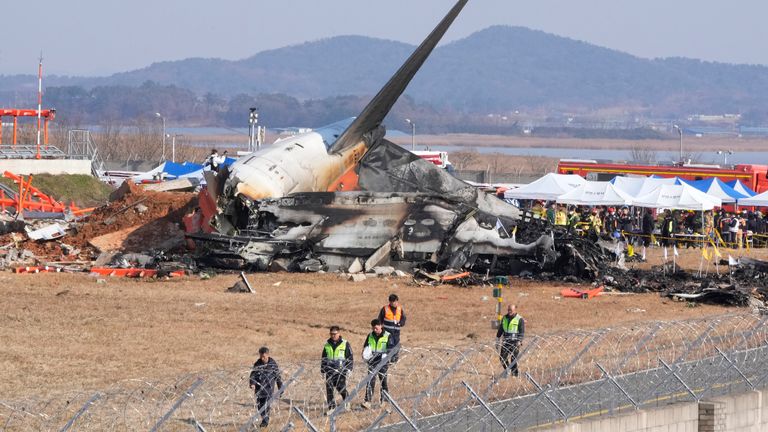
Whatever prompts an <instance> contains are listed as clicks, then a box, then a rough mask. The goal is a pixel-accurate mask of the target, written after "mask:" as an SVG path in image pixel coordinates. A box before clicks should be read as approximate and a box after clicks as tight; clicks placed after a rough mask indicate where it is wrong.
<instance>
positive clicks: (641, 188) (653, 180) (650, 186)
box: [611, 177, 680, 197]
mask: <svg viewBox="0 0 768 432" xmlns="http://www.w3.org/2000/svg"><path fill="white" fill-rule="evenodd" d="M611 183H613V185H614V186H616V188H617V189H619V190H621V191H622V192H626V193H627V194H629V195H631V196H633V197H638V196H641V195H645V194H647V193H650V192H651V191H653V190H654V189H656V188H657V187H659V186H661V185H665V184H666V185H673V184H679V183H680V182H679V181H678V180H677V177H671V178H659V177H614V178H613V180H611Z"/></svg>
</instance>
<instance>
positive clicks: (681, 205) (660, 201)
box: [632, 184, 723, 211]
mask: <svg viewBox="0 0 768 432" xmlns="http://www.w3.org/2000/svg"><path fill="white" fill-rule="evenodd" d="M632 204H633V205H635V206H637V207H648V208H668V209H678V210H698V211H701V210H712V209H713V208H715V207H720V206H722V205H723V203H722V201H721V200H720V198H718V197H714V196H711V195H707V194H705V193H704V192H702V191H700V190H698V189H696V188H695V187H693V186H689V185H687V184H681V185H668V184H665V185H661V186H659V187H657V188H656V189H654V190H653V191H651V192H650V193H647V194H645V195H642V196H639V197H636V198H635V199H634V201H633V202H632Z"/></svg>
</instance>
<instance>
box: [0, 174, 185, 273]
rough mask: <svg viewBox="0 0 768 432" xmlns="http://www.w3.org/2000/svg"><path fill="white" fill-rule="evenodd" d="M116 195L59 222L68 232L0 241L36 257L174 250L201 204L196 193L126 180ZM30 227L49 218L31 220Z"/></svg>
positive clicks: (91, 256) (88, 257)
mask: <svg viewBox="0 0 768 432" xmlns="http://www.w3.org/2000/svg"><path fill="white" fill-rule="evenodd" d="M111 198H112V201H111V202H110V203H109V204H108V205H105V206H102V207H99V208H98V209H96V210H95V211H94V212H93V213H92V214H91V215H89V216H87V217H85V218H84V219H82V220H79V221H73V222H59V223H60V224H61V225H63V226H65V227H66V228H67V235H65V236H63V237H60V238H58V239H56V240H50V241H34V240H30V239H28V237H27V235H25V234H24V233H23V232H14V233H6V234H3V235H0V246H3V247H6V246H7V247H6V249H11V248H12V249H15V250H18V251H28V252H27V253H26V256H27V257H29V255H30V254H32V255H34V257H35V258H36V260H37V261H40V262H42V261H46V260H47V261H75V260H92V259H95V257H96V256H98V255H99V253H100V252H106V251H111V250H121V251H125V252H144V251H150V250H156V249H159V250H165V251H171V250H174V249H177V248H181V247H183V244H184V243H183V241H184V236H183V231H182V230H181V229H180V223H181V219H182V217H183V216H184V215H185V214H186V213H187V212H190V211H192V210H193V209H194V208H195V206H196V205H197V195H195V194H193V193H180V192H177V193H171V192H152V191H146V190H144V189H142V188H141V187H140V186H136V185H133V184H130V183H125V184H123V186H121V187H120V189H118V190H116V191H115V192H114V193H113V195H112V197H111ZM27 223H28V224H29V225H31V226H32V227H36V226H38V225H40V224H46V223H50V221H37V222H31V221H28V222H27Z"/></svg>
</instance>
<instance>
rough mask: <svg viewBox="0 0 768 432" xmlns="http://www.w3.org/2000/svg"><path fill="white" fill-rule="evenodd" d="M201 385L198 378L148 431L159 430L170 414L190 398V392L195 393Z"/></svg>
mask: <svg viewBox="0 0 768 432" xmlns="http://www.w3.org/2000/svg"><path fill="white" fill-rule="evenodd" d="M202 383H203V379H202V378H198V379H197V380H196V381H195V382H194V383H193V384H192V385H191V386H190V387H189V388H188V389H187V391H185V392H184V394H182V395H181V396H180V397H179V398H178V399H176V402H175V403H174V404H173V406H171V409H169V410H168V412H166V413H165V415H163V416H162V417H160V420H158V421H157V423H155V425H154V426H152V429H150V432H156V431H157V430H158V429H160V426H162V425H163V423H165V422H166V420H168V418H169V417H171V414H173V412H174V411H176V410H177V409H179V407H180V406H181V404H182V403H184V401H185V400H187V399H188V398H190V397H192V396H193V394H192V392H193V391H195V389H197V388H198V387H200V384H202Z"/></svg>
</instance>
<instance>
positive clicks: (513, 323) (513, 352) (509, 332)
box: [496, 305, 525, 376]
mask: <svg viewBox="0 0 768 432" xmlns="http://www.w3.org/2000/svg"><path fill="white" fill-rule="evenodd" d="M523 337H525V320H524V319H523V317H521V316H520V315H518V314H517V307H516V306H515V305H509V306H507V314H506V315H504V316H503V317H502V318H501V323H500V325H499V329H498V331H496V340H497V341H498V343H499V344H500V345H501V346H500V350H499V359H500V360H501V365H502V366H503V367H504V370H505V371H506V370H507V369H509V371H510V372H511V373H512V375H514V376H517V375H518V366H519V365H518V364H517V357H518V355H520V346H521V345H522V344H523Z"/></svg>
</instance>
